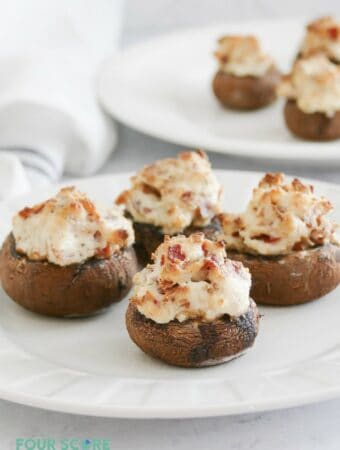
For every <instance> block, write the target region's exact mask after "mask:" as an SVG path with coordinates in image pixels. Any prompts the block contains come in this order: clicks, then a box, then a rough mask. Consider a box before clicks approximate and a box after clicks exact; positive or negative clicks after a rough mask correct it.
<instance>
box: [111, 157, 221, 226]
mask: <svg viewBox="0 0 340 450" xmlns="http://www.w3.org/2000/svg"><path fill="white" fill-rule="evenodd" d="M221 194H222V188H221V186H220V184H219V183H218V181H217V179H216V177H215V175H214V173H213V172H212V170H211V166H210V163H209V161H208V159H207V157H206V155H205V153H204V152H201V151H198V152H183V153H180V154H179V155H178V157H177V158H172V159H164V160H161V161H156V162H155V163H154V164H151V165H150V166H146V167H144V168H143V169H142V170H141V171H140V172H138V173H137V175H136V176H134V177H133V178H132V187H131V189H129V190H127V191H124V192H123V193H122V194H121V195H120V196H119V197H118V199H117V203H118V204H125V207H126V210H127V211H128V212H129V213H130V214H131V216H132V217H133V219H134V220H135V221H136V222H141V223H147V224H152V225H155V226H157V227H160V228H161V229H162V231H163V232H164V233H165V234H176V233H180V232H182V231H183V230H184V229H185V228H186V227H188V226H189V225H195V226H199V227H200V226H205V225H207V224H208V223H210V221H211V219H212V218H213V217H214V216H215V215H216V214H217V213H218V212H220V210H221V208H220V205H221Z"/></svg>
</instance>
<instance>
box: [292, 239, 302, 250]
mask: <svg viewBox="0 0 340 450" xmlns="http://www.w3.org/2000/svg"><path fill="white" fill-rule="evenodd" d="M292 250H293V251H294V252H299V251H301V250H303V242H302V241H300V242H296V243H295V244H294V245H293V247H292Z"/></svg>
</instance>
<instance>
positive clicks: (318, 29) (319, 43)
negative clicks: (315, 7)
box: [300, 17, 340, 62]
mask: <svg viewBox="0 0 340 450" xmlns="http://www.w3.org/2000/svg"><path fill="white" fill-rule="evenodd" d="M319 52H320V53H324V54H325V55H326V56H327V57H328V58H329V59H331V60H332V61H334V62H340V22H339V21H338V20H335V19H334V18H332V17H322V18H320V19H317V20H315V21H314V22H312V23H310V24H309V25H308V26H307V32H306V36H305V38H304V40H303V42H302V45H301V50H300V54H301V56H303V57H305V56H310V55H313V54H315V53H319Z"/></svg>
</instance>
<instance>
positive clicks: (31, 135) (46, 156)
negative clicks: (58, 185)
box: [0, 0, 123, 199]
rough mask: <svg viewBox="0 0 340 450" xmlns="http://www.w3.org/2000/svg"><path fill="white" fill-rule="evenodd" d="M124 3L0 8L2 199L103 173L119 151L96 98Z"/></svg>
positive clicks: (23, 1) (21, 3)
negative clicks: (60, 180) (73, 177)
mask: <svg viewBox="0 0 340 450" xmlns="http://www.w3.org/2000/svg"><path fill="white" fill-rule="evenodd" d="M122 2H123V0H96V1H93V0H58V1H46V0H0V7H1V14H0V199H1V198H2V197H8V196H12V195H17V194H21V193H23V192H25V191H27V190H28V189H29V188H30V187H31V186H32V184H42V183H46V182H49V181H56V180H57V179H58V178H59V177H60V176H61V175H62V174H63V173H64V172H66V173H69V174H72V175H88V174H91V173H93V172H95V171H96V170H98V169H99V168H100V167H101V166H102V165H103V163H104V162H105V160H106V159H107V158H108V156H109V154H110V153H111V152H112V150H113V149H114V147H115V144H116V139H117V137H116V130H115V127H114V124H113V122H112V121H111V120H110V119H109V118H108V117H107V116H106V115H105V113H104V112H103V111H102V110H101V108H100V106H99V104H98V102H97V99H96V95H95V86H94V84H95V77H96V73H97V70H98V68H99V66H100V64H101V62H102V61H103V60H104V59H105V58H107V57H108V56H109V55H110V54H112V53H113V52H114V50H115V49H116V47H117V45H118V37H119V34H120V28H121V18H122Z"/></svg>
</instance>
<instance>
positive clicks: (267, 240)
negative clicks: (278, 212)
mask: <svg viewBox="0 0 340 450" xmlns="http://www.w3.org/2000/svg"><path fill="white" fill-rule="evenodd" d="M252 239H257V240H259V241H263V242H265V243H266V244H275V242H278V241H280V240H281V238H279V237H273V236H269V234H264V233H262V234H258V235H256V236H252Z"/></svg>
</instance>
